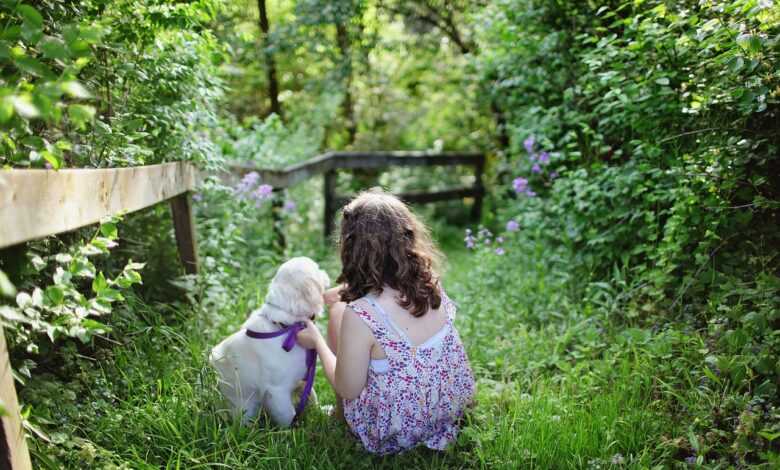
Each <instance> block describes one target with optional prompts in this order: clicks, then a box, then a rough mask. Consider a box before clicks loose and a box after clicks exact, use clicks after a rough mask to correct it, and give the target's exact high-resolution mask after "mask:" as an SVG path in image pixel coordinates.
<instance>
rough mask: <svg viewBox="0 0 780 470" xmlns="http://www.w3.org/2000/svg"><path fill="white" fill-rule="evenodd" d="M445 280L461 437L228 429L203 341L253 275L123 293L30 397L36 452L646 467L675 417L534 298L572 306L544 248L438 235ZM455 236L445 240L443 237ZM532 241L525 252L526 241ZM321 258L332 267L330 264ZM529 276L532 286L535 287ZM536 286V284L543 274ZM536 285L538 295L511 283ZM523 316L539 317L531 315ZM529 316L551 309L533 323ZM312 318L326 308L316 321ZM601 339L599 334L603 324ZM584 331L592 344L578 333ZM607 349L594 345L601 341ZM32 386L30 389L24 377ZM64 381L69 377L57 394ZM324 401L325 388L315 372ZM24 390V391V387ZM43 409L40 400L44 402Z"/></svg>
mask: <svg viewBox="0 0 780 470" xmlns="http://www.w3.org/2000/svg"><path fill="white" fill-rule="evenodd" d="M449 246H450V247H449V248H448V249H447V251H448V254H449V270H448V273H447V275H446V278H445V286H446V288H447V290H448V293H449V295H450V296H451V297H453V299H455V301H456V302H457V303H458V304H459V307H460V308H459V316H458V319H457V324H458V327H459V329H460V331H461V335H462V336H463V338H464V342H465V343H466V345H467V348H468V351H469V356H470V358H471V362H472V366H473V368H474V370H475V373H476V375H477V378H478V396H477V404H476V406H475V408H474V409H473V411H472V412H470V414H469V415H468V417H467V420H466V424H465V426H464V428H463V431H462V433H461V437H460V439H459V441H458V443H457V444H456V445H455V446H453V447H452V448H451V449H450V450H448V451H447V452H444V453H437V452H432V451H428V450H425V449H419V450H414V451H411V452H408V453H405V454H402V455H400V456H395V457H384V458H378V457H374V456H370V455H368V454H366V453H365V452H363V451H362V449H361V448H360V446H359V445H358V444H357V442H356V441H355V440H353V439H352V438H351V437H350V435H349V433H348V432H347V430H346V428H345V426H344V425H343V424H341V423H337V422H334V421H333V420H332V419H330V418H328V417H327V416H326V415H325V414H324V413H322V412H321V411H320V410H319V409H315V408H310V409H309V412H308V413H307V415H306V417H305V420H304V422H303V423H302V425H301V426H298V427H296V428H294V429H292V430H281V429H274V428H272V427H269V426H266V425H264V424H262V423H258V424H256V425H253V426H249V427H243V428H242V427H240V426H238V425H237V424H236V423H233V422H230V421H229V420H226V419H224V418H223V412H221V411H220V410H221V409H222V407H223V405H222V402H221V400H220V397H219V394H218V392H217V391H216V389H215V379H214V375H213V373H212V371H211V370H210V369H209V368H208V366H207V365H206V358H207V354H208V351H209V349H210V347H212V346H213V345H214V344H216V343H217V342H218V341H219V340H220V339H221V338H222V337H224V336H225V335H226V334H228V333H229V332H231V331H233V330H235V329H236V328H237V327H238V326H239V325H240V323H241V322H242V321H243V319H244V318H245V317H246V314H247V309H248V305H250V304H251V303H252V302H257V301H258V300H260V299H262V296H263V295H264V289H265V282H266V281H267V277H268V274H267V273H266V274H264V276H265V277H261V278H260V279H255V281H254V282H255V283H254V284H252V283H249V285H248V287H247V288H246V289H244V290H243V291H242V292H243V294H242V295H240V296H238V297H237V298H236V299H235V303H234V304H233V305H225V306H221V307H216V308H215V309H214V310H213V311H205V312H199V313H195V312H193V309H192V307H190V306H189V305H186V304H181V305H179V306H163V305H148V304H145V303H143V302H141V301H138V300H133V299H130V302H129V304H128V306H127V307H128V308H127V311H128V312H133V313H132V315H131V314H129V313H128V314H126V315H125V316H123V317H122V316H120V318H119V319H118V320H117V325H116V326H115V331H117V332H122V333H121V343H122V344H118V345H112V346H111V347H109V348H105V349H104V350H100V351H99V353H98V360H91V359H89V360H88V359H86V358H85V359H83V360H78V361H76V362H75V363H73V364H69V365H67V367H68V368H69V376H70V377H71V380H69V381H67V382H65V383H63V385H62V388H61V389H59V390H51V391H50V392H51V393H50V394H49V395H47V394H46V392H38V395H37V396H29V397H27V398H28V400H30V402H32V403H37V404H38V406H37V410H38V411H37V412H39V413H41V410H44V411H46V413H44V416H41V417H42V418H44V419H46V420H48V422H49V423H51V427H53V428H56V427H57V426H62V427H63V428H64V429H67V430H69V431H70V432H72V433H73V434H75V435H77V436H80V439H77V440H75V441H74V440H68V441H63V440H62V438H61V437H60V436H59V434H58V433H52V434H51V435H50V438H51V440H52V443H51V444H48V445H44V444H42V443H41V441H38V444H37V445H36V446H35V448H34V455H35V457H36V459H37V462H38V465H39V466H40V467H41V468H61V467H62V466H66V467H72V468H77V467H78V468H83V467H84V466H88V467H90V468H134V469H135V468H166V469H196V468H231V469H243V468H246V469H249V468H253V469H254V468H284V469H296V468H322V469H325V468H351V469H354V468H367V469H368V468H448V469H450V468H567V467H570V468H585V467H589V466H590V467H596V466H601V468H608V467H615V468H618V467H637V468H639V467H646V466H648V465H649V464H650V463H651V459H650V456H651V454H652V451H653V449H654V448H655V445H656V442H657V441H658V438H659V436H660V435H661V434H662V433H663V432H664V430H665V429H668V428H670V426H672V424H671V423H669V420H668V419H667V418H665V417H664V416H665V415H664V414H663V413H662V412H661V410H659V409H658V406H659V405H658V403H657V401H655V400H653V397H652V393H653V384H652V383H651V381H650V379H648V375H647V365H646V364H645V362H646V360H645V359H643V358H642V357H641V355H640V354H638V353H632V352H631V348H623V350H621V351H623V352H622V353H620V354H617V355H615V356H614V357H612V356H607V355H605V354H591V353H588V352H587V351H584V352H583V351H580V352H581V353H582V355H581V357H580V359H579V360H576V361H574V360H571V358H572V357H574V356H572V355H571V353H572V351H575V352H576V351H578V349H577V348H578V347H579V346H581V344H584V343H581V342H580V341H579V340H578V338H579V337H580V335H585V336H586V337H587V335H593V334H594V332H593V331H592V328H591V327H590V326H589V325H588V322H587V321H583V320H579V321H575V320H566V318H568V317H567V316H564V315H552V314H550V315H542V316H541V317H540V315H539V314H538V313H539V312H542V311H546V312H549V311H553V310H555V309H560V308H571V307H570V306H568V307H567V305H565V302H564V301H565V299H566V297H565V296H563V295H560V293H555V291H554V289H555V287H554V286H555V282H556V281H555V280H554V279H550V274H549V272H547V271H546V269H547V268H546V266H545V263H544V259H543V258H542V257H543V255H544V254H543V251H542V250H541V249H540V250H537V251H536V252H534V250H533V249H531V250H530V254H529V255H528V260H531V259H532V258H533V257H534V256H537V257H538V260H537V261H539V262H532V261H529V263H527V264H525V265H524V266H518V268H517V271H516V272H515V273H513V274H512V276H511V277H510V278H508V279H503V280H502V279H498V280H496V279H493V278H491V277H490V276H487V275H486V273H485V272H484V269H489V266H488V267H486V266H485V265H484V263H481V262H479V260H478V259H476V258H475V255H474V254H472V253H467V252H465V251H464V250H463V249H461V248H459V244H450V245H449ZM453 246H454V247H453ZM534 253H536V254H534ZM325 265H326V266H327V267H328V268H329V269H330V270H331V274H332V275H333V274H335V272H333V269H332V268H333V267H334V261H333V260H332V259H331V260H330V261H329V262H328V263H325ZM540 286H542V287H541V292H540ZM545 286H546V287H545ZM524 292H525V293H531V292H535V294H534V295H530V294H529V295H525V294H523V293H524ZM531 318H534V319H536V320H533V321H531ZM539 318H548V320H545V321H539V320H538V319H539ZM321 323H323V324H324V321H323V322H321ZM597 339H598V341H602V342H609V341H611V340H610V339H607V338H605V337H600V338H597ZM587 344H590V343H587ZM602 349H603V348H602ZM33 389H34V387H29V388H28V390H33ZM63 390H65V391H64V392H63ZM316 391H317V393H318V395H319V399H320V402H321V404H328V403H333V394H332V392H331V391H330V388H329V386H328V385H327V383H326V382H325V380H324V378H323V377H322V375H321V373H320V374H319V375H318V379H317V382H316ZM31 393H32V392H31ZM47 406H48V408H47Z"/></svg>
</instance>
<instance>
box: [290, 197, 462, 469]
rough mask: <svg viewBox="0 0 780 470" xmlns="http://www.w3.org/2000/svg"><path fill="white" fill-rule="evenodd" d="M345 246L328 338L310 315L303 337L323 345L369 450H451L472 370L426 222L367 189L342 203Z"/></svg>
mask: <svg viewBox="0 0 780 470" xmlns="http://www.w3.org/2000/svg"><path fill="white" fill-rule="evenodd" d="M340 252H341V263H342V271H341V275H340V276H339V279H338V281H339V282H341V283H343V284H342V285H341V286H339V287H337V288H335V289H331V290H330V291H328V292H327V293H326V295H325V300H326V303H328V304H329V306H330V320H329V322H328V340H327V341H326V340H325V338H323V336H322V334H321V333H320V332H319V330H318V329H317V327H316V326H315V325H314V324H313V323H312V322H308V325H307V328H306V329H305V330H303V331H301V332H300V333H299V334H298V342H299V343H300V344H301V346H303V347H305V348H312V349H316V350H317V354H318V355H319V357H320V360H321V361H322V365H323V369H324V371H325V376H326V377H327V379H328V381H329V382H330V384H331V385H332V386H333V389H334V390H335V391H336V395H337V399H338V401H339V403H338V405H337V407H338V408H341V406H343V416H344V419H345V420H346V422H347V424H348V425H349V427H350V429H351V430H352V432H353V433H354V434H355V435H356V436H357V437H358V438H359V439H360V440H361V442H362V443H363V446H364V447H365V448H366V450H368V451H369V452H374V453H378V454H390V453H395V452H400V451H403V450H406V449H410V448H412V447H415V446H417V445H420V444H424V445H426V446H427V447H429V448H431V449H437V450H443V449H444V448H445V447H446V446H447V444H448V443H450V442H452V441H454V440H455V438H456V435H457V432H458V421H459V419H460V418H461V416H462V415H463V412H464V409H465V408H466V406H467V405H468V404H469V403H470V402H471V400H472V397H473V394H474V377H473V374H472V372H471V368H470V367H469V363H468V359H467V357H466V353H465V351H464V348H463V344H462V342H461V340H460V337H459V335H458V332H457V330H456V329H455V325H454V324H453V321H454V319H455V304H454V303H453V302H452V301H451V300H450V299H449V298H448V297H447V296H446V294H445V293H444V291H443V290H442V287H441V283H440V279H439V276H438V274H437V272H436V264H437V261H438V258H439V252H438V250H437V249H436V247H435V246H434V245H433V243H432V242H431V239H430V235H429V233H428V230H427V229H426V227H425V226H424V225H423V224H422V223H421V222H420V221H419V220H418V219H417V217H415V215H414V214H413V213H412V212H411V211H410V210H409V208H408V207H407V206H406V205H404V203H402V202H401V201H400V200H398V199H397V198H396V197H395V196H392V195H390V194H387V193H384V192H381V191H369V192H364V193H362V194H360V195H359V196H358V197H357V198H355V199H354V200H353V201H352V202H351V203H349V204H348V205H347V206H346V207H344V209H343V220H342V223H341V237H340ZM338 300H341V301H338ZM345 302H348V303H345Z"/></svg>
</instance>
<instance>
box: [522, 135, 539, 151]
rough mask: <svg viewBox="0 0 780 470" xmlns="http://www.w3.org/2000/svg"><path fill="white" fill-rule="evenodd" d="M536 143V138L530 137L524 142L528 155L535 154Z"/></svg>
mask: <svg viewBox="0 0 780 470" xmlns="http://www.w3.org/2000/svg"><path fill="white" fill-rule="evenodd" d="M535 143H536V140H534V136H532V135H529V136H528V138H527V139H525V140H524V141H523V147H525V151H526V152H528V153H533V152H534V144H535Z"/></svg>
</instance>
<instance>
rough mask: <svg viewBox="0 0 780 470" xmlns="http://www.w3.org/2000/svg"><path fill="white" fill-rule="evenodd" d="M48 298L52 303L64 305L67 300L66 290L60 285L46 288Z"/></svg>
mask: <svg viewBox="0 0 780 470" xmlns="http://www.w3.org/2000/svg"><path fill="white" fill-rule="evenodd" d="M46 299H47V300H48V301H49V302H48V303H49V304H50V305H62V303H63V302H64V301H65V291H64V290H63V289H62V287H60V286H49V287H47V288H46Z"/></svg>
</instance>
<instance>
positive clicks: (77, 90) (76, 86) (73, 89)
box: [60, 80, 92, 99]
mask: <svg viewBox="0 0 780 470" xmlns="http://www.w3.org/2000/svg"><path fill="white" fill-rule="evenodd" d="M60 87H61V88H62V91H64V92H65V93H67V94H68V95H69V96H72V97H73V98H81V99H89V98H92V93H90V92H89V90H87V89H86V88H85V87H84V85H82V84H81V83H79V82H77V81H76V80H70V81H67V82H64V83H63V84H62V85H60Z"/></svg>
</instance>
